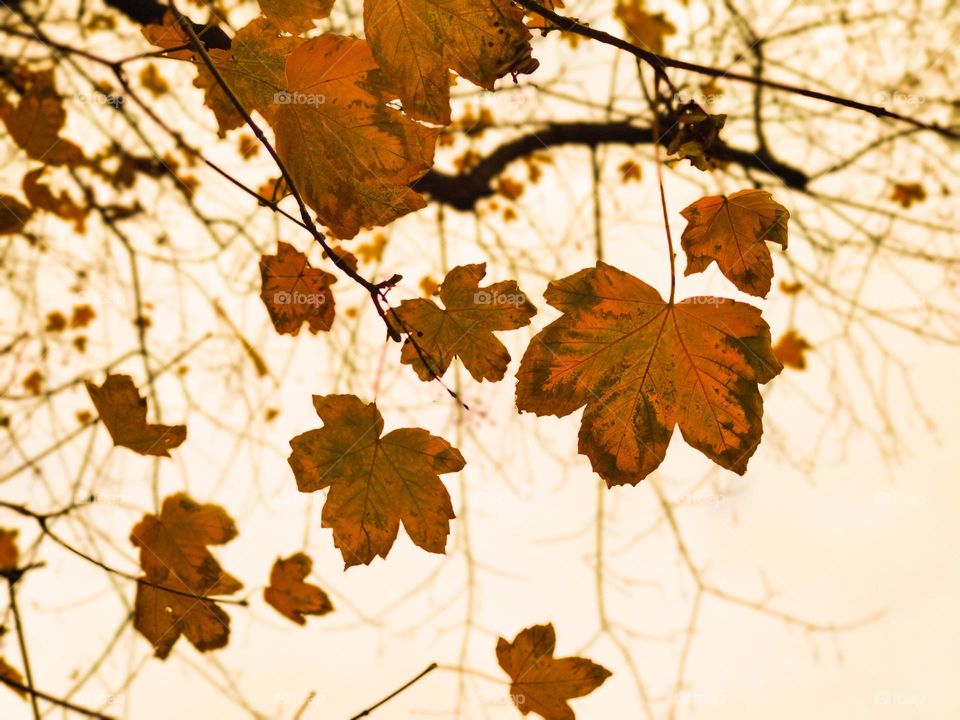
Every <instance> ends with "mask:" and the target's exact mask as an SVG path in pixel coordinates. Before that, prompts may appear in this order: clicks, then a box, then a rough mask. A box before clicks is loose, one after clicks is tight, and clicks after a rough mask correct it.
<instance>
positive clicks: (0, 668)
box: [0, 657, 27, 700]
mask: <svg viewBox="0 0 960 720" xmlns="http://www.w3.org/2000/svg"><path fill="white" fill-rule="evenodd" d="M0 677H4V678H6V679H7V680H10V681H12V682H14V683H16V685H10V684H8V683H4V684H5V685H6V686H7V687H8V688H10V689H11V690H13V692H15V693H16V694H17V695H19V696H20V697H21V698H23V699H24V700H26V699H27V691H26V690H24V687H25V685H24V684H23V675H21V674H20V671H19V670H17V669H16V668H15V667H13V666H12V665H10V664H9V663H8V662H7V661H6V660H5V659H4V658H2V657H0ZM17 685H19V686H20V687H17Z"/></svg>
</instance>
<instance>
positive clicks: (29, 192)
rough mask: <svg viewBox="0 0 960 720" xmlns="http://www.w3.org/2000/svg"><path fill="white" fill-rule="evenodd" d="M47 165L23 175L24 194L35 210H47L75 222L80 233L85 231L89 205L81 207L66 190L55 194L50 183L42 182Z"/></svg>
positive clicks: (74, 224) (75, 226) (74, 225)
mask: <svg viewBox="0 0 960 720" xmlns="http://www.w3.org/2000/svg"><path fill="white" fill-rule="evenodd" d="M45 170H46V168H45V167H41V168H37V169H36V170H32V171H30V172H28V173H27V174H26V175H24V176H23V194H24V196H25V197H26V198H27V202H29V203H30V204H31V205H32V206H33V208H34V210H46V211H47V212H51V213H53V214H54V215H56V216H57V217H61V218H63V219H64V220H69V221H70V222H72V223H73V227H74V229H75V230H76V231H77V232H78V233H82V232H83V231H84V227H85V225H86V220H87V212H88V211H89V208H88V207H81V206H80V205H78V204H77V203H75V202H74V201H73V198H71V197H70V195H68V194H67V193H66V192H61V193H60V194H59V195H55V194H54V193H53V191H52V190H51V189H50V186H49V185H44V184H43V183H41V182H40V176H41V175H43V173H44V171H45Z"/></svg>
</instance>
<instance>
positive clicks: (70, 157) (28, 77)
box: [0, 70, 84, 166]
mask: <svg viewBox="0 0 960 720" xmlns="http://www.w3.org/2000/svg"><path fill="white" fill-rule="evenodd" d="M23 74H24V78H23V84H24V85H25V91H24V93H23V94H22V95H21V96H20V102H19V103H18V104H17V105H16V106H13V105H11V104H10V103H7V102H4V101H0V119H2V120H3V123H4V124H5V125H6V126H7V131H8V132H9V133H10V137H11V138H13V141H14V142H15V143H16V144H17V145H19V146H20V147H21V148H22V149H23V151H24V152H25V153H26V154H27V157H29V158H30V159H32V160H40V161H42V162H44V163H46V164H47V165H70V166H76V165H79V164H81V163H82V162H83V161H84V157H83V152H82V151H81V150H80V148H79V147H77V146H76V145H74V144H73V143H72V142H70V141H69V140H65V139H64V138H62V137H60V131H61V130H62V129H63V125H64V123H65V122H66V118H67V112H66V110H64V107H63V98H62V97H61V95H60V94H59V93H58V92H57V89H56V87H55V85H54V79H53V70H42V71H40V72H36V73H33V72H29V71H24V72H23Z"/></svg>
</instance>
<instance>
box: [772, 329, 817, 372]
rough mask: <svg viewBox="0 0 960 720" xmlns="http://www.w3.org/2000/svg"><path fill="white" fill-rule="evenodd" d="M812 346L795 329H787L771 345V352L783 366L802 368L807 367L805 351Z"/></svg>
mask: <svg viewBox="0 0 960 720" xmlns="http://www.w3.org/2000/svg"><path fill="white" fill-rule="evenodd" d="M812 347H813V346H812V345H811V344H810V343H809V342H807V339H806V338H805V337H803V335H801V334H800V333H799V332H797V331H796V330H787V331H786V332H785V333H784V334H783V335H781V336H780V339H779V340H777V343H776V345H774V346H773V354H774V355H776V356H777V360H779V361H780V362H781V363H782V364H783V366H784V367H791V368H794V369H795V370H804V369H806V367H807V358H806V352H807V350H810V349H811V348H812Z"/></svg>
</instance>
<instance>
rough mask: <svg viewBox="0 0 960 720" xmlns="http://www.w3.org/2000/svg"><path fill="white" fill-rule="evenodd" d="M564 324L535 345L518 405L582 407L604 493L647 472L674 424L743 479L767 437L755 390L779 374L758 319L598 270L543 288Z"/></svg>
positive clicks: (743, 308)
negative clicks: (671, 298)
mask: <svg viewBox="0 0 960 720" xmlns="http://www.w3.org/2000/svg"><path fill="white" fill-rule="evenodd" d="M545 297H546V299H547V302H548V303H550V305H552V306H553V307H555V308H557V309H559V310H561V311H563V315H562V316H561V317H560V318H559V319H558V320H555V321H554V322H552V323H550V324H549V325H548V326H547V327H546V328H544V329H543V330H542V331H541V332H540V333H539V334H538V335H537V336H536V337H534V338H533V340H532V341H531V342H530V345H529V347H528V348H527V351H526V353H524V356H523V359H522V360H521V362H520V369H519V370H518V372H517V407H518V408H519V409H520V410H521V411H529V412H535V413H536V414H538V415H556V416H558V417H563V416H565V415H569V414H570V413H572V412H574V411H575V410H577V409H578V408H580V407H582V406H584V405H586V409H585V410H584V413H583V420H582V421H581V425H580V442H579V450H580V453H581V454H583V455H586V456H587V457H588V458H590V462H591V464H592V466H593V469H594V471H595V472H596V473H598V474H599V475H600V477H602V478H603V479H604V480H606V482H607V485H610V486H612V485H622V484H630V485H636V484H637V483H638V482H640V481H641V480H643V479H644V478H645V477H646V476H647V475H649V474H650V473H651V472H653V471H654V470H655V469H656V468H657V467H658V466H659V465H660V463H661V462H663V459H664V457H665V456H666V452H667V445H668V444H669V442H670V437H671V436H672V434H673V430H674V428H675V427H676V426H678V425H679V427H680V432H681V433H682V435H683V439H684V440H686V442H687V443H688V444H690V445H692V446H693V447H694V448H696V449H697V450H699V451H700V452H702V453H703V454H704V455H706V456H707V457H708V458H710V459H711V460H713V461H714V462H715V463H717V464H718V465H720V466H721V467H725V468H727V469H729V470H733V471H734V472H736V473H739V474H741V475H742V474H743V473H744V472H746V469H747V461H748V460H749V459H750V456H751V455H753V453H754V452H755V451H756V449H757V446H758V445H759V443H760V436H761V434H762V433H763V422H762V418H763V399H762V397H761V396H760V391H759V389H758V387H757V385H758V383H765V382H768V381H769V380H771V379H772V378H774V377H775V376H776V375H777V374H778V373H779V372H780V371H781V370H782V366H781V365H780V362H779V361H778V360H777V358H776V357H775V356H774V354H773V351H772V349H771V347H770V328H769V327H767V324H766V323H765V322H764V321H763V319H762V317H761V314H760V311H759V310H758V309H757V308H755V307H753V306H752V305H748V304H746V303H741V302H735V301H733V300H729V299H727V298H718V297H692V298H687V299H686V300H683V301H681V302H678V303H668V302H664V300H663V298H661V297H660V294H659V293H658V292H657V291H656V290H654V289H653V288H652V287H650V286H649V285H647V284H646V283H644V282H643V281H641V280H638V279H637V278H635V277H633V276H632V275H630V274H628V273H625V272H623V271H622V270H618V269H616V268H614V267H611V266H610V265H607V264H605V263H597V266H596V267H595V268H587V269H585V270H581V271H580V272H578V273H575V274H573V275H571V276H569V277H566V278H563V279H562V280H555V281H553V282H551V283H550V285H549V287H548V288H547V292H546V294H545Z"/></svg>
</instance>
